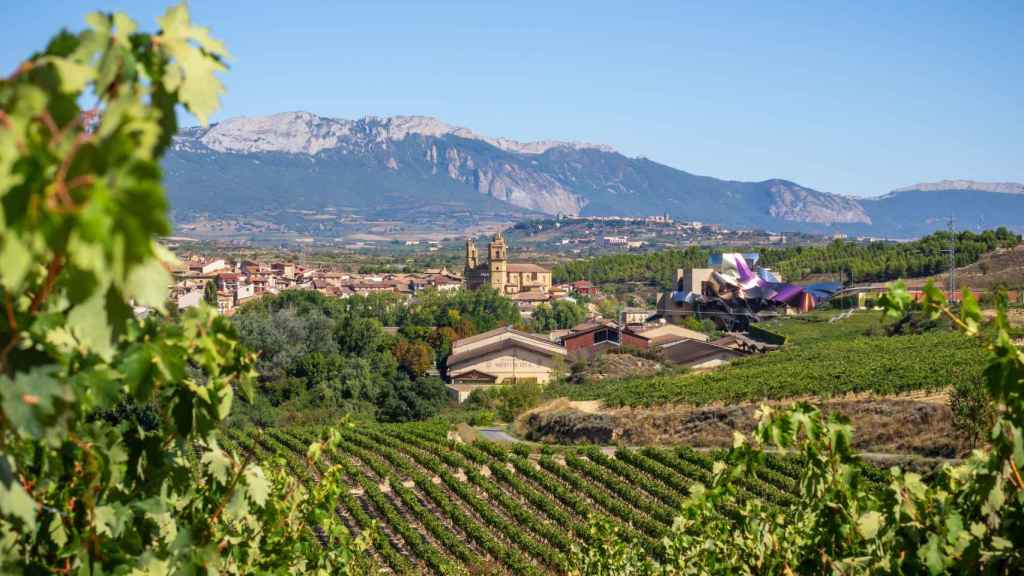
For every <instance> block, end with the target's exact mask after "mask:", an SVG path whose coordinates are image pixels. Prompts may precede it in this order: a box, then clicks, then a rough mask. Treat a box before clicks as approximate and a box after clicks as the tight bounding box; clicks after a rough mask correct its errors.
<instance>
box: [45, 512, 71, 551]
mask: <svg viewBox="0 0 1024 576" xmlns="http://www.w3.org/2000/svg"><path fill="white" fill-rule="evenodd" d="M47 532H49V534H50V540H52V541H53V543H54V544H56V545H57V547H58V548H63V547H64V545H65V544H67V543H68V532H67V530H65V529H64V523H63V522H61V519H60V516H56V515H55V516H54V517H53V519H52V520H50V527H49V529H48V530H47Z"/></svg>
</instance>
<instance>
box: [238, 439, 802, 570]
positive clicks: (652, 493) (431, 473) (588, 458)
mask: <svg viewBox="0 0 1024 576" xmlns="http://www.w3.org/2000/svg"><path fill="white" fill-rule="evenodd" d="M320 432H321V431H320V430H317V429H308V428H307V429H280V430H268V431H265V432H262V433H259V434H257V435H255V436H253V435H249V434H243V433H238V432H237V431H229V432H228V437H227V442H228V443H229V444H232V445H233V446H234V447H235V448H237V449H238V450H239V451H241V452H242V453H245V454H248V455H249V456H250V457H252V458H256V459H259V460H261V461H263V462H264V463H266V464H270V465H274V463H276V464H277V465H281V466H287V467H288V468H289V469H290V470H291V471H292V472H293V473H294V474H296V475H297V476H298V477H300V478H301V479H302V480H303V481H304V482H307V483H313V482H316V481H317V480H318V478H319V477H320V475H321V474H322V473H323V466H339V467H341V469H342V470H343V472H344V475H345V477H346V479H347V481H348V482H349V484H350V486H351V490H350V491H349V492H348V493H347V494H345V495H344V496H343V497H342V499H341V500H340V501H339V502H337V504H336V506H335V509H334V510H333V511H332V512H333V513H335V514H337V515H338V516H339V517H341V519H342V520H343V521H344V522H345V523H346V524H347V525H348V527H349V528H350V530H352V531H353V532H354V533H357V534H358V533H361V532H362V531H363V530H365V529H367V528H369V527H371V526H372V525H373V523H374V522H376V523H377V529H376V530H375V531H374V532H373V534H374V537H373V555H374V558H375V560H376V562H377V564H379V565H380V566H381V567H382V568H383V569H385V570H386V571H390V572H393V573H398V574H428V573H432V574H459V573H467V572H468V573H477V574H558V573H562V572H564V571H565V566H566V561H567V557H568V554H569V552H570V550H571V547H572V546H573V544H574V543H577V542H579V541H580V538H581V537H583V536H584V535H585V533H586V531H587V529H588V520H589V518H590V516H591V515H592V514H595V513H596V514H600V515H603V516H605V517H608V518H610V519H612V520H613V521H614V522H616V523H617V524H620V525H622V526H624V527H625V533H626V534H627V535H628V536H629V537H631V538H633V539H634V540H635V541H637V542H640V543H643V544H646V545H648V548H649V549H652V550H653V549H655V545H654V544H655V542H656V541H658V540H659V539H660V538H661V537H662V536H663V535H664V534H665V533H666V532H667V531H668V530H669V528H670V527H671V525H672V522H673V518H674V516H675V514H676V511H677V510H679V507H680V504H681V502H682V499H683V498H684V497H685V495H686V494H687V493H688V489H689V486H691V485H692V484H693V483H694V482H707V481H708V480H709V479H710V476H711V469H712V465H713V458H712V456H710V455H708V454H704V453H698V452H694V451H693V450H690V449H687V448H645V449H642V450H620V451H618V452H617V453H615V455H614V456H611V455H608V454H606V453H603V452H601V451H599V450H597V449H593V448H585V449H577V450H567V451H565V452H560V453H558V454H557V455H556V454H554V453H546V454H541V453H538V452H537V451H536V450H535V448H534V447H531V446H529V445H525V444H522V445H508V444H497V443H491V442H485V441H480V442H475V443H472V444H464V443H456V442H454V441H451V440H449V439H448V438H447V436H446V428H445V427H444V426H443V425H439V424H434V423H416V424H403V425H366V426H362V425H361V426H360V427H358V428H355V429H346V430H343V431H342V436H343V441H342V442H341V443H340V446H339V448H338V449H336V450H333V451H331V452H329V453H327V454H326V456H327V461H328V464H322V465H321V467H319V468H317V467H311V466H309V465H308V461H307V459H306V457H305V451H306V447H307V446H308V445H309V444H310V443H311V442H313V441H315V440H316V439H317V438H318V437H319V435H320ZM800 469H801V466H800V465H799V463H798V462H795V461H793V460H785V459H782V458H778V457H775V458H769V460H768V464H767V466H765V467H764V468H763V469H762V471H761V472H760V473H759V474H758V475H757V477H750V478H746V479H744V480H743V481H742V482H741V483H740V488H739V497H740V501H741V502H742V501H743V500H744V499H749V498H759V499H763V500H765V501H767V502H770V503H772V504H774V505H778V506H780V507H785V506H789V505H792V504H794V503H796V498H795V496H794V494H795V492H796V484H797V482H798V475H799V471H800ZM724 513H726V514H729V513H730V512H729V511H728V510H725V511H724Z"/></svg>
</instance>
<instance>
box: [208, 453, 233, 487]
mask: <svg viewBox="0 0 1024 576" xmlns="http://www.w3.org/2000/svg"><path fill="white" fill-rule="evenodd" d="M202 462H203V464H204V465H205V466H206V468H207V469H208V470H209V471H210V474H211V475H212V476H213V477H214V478H216V479H217V481H218V482H220V483H221V484H227V483H228V473H229V472H230V471H231V459H230V458H228V456H227V454H225V453H224V452H223V451H222V450H208V451H207V452H205V453H204V454H203V459H202Z"/></svg>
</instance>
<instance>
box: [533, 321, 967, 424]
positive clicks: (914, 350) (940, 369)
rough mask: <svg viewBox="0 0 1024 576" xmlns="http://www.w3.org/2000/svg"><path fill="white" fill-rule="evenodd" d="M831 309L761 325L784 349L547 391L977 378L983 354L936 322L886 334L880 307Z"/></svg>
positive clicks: (774, 389)
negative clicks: (707, 367) (696, 368)
mask: <svg viewBox="0 0 1024 576" xmlns="http://www.w3.org/2000/svg"><path fill="white" fill-rule="evenodd" d="M835 315H836V312H835V311H831V310H822V311H820V312H816V313H814V314H810V315H806V316H800V317H793V318H785V319H781V320H777V321H773V322H767V323H764V324H762V325H760V326H761V327H763V328H767V329H769V330H773V331H775V332H778V333H780V334H783V335H785V336H787V337H788V338H789V342H788V343H787V344H786V345H785V346H783V347H782V348H781V349H779V350H776V351H774V352H770V353H768V354H763V355H754V356H750V357H747V358H742V359H740V360H737V361H735V362H732V363H731V364H729V365H726V366H722V367H720V368H717V369H715V370H713V371H710V372H684V373H673V374H664V375H658V376H653V377H643V378H626V379H620V380H606V381H602V382H589V383H583V384H565V385H561V386H556V387H552V388H551V389H550V390H549V391H548V392H547V395H548V396H549V397H552V398H555V397H560V396H565V397H568V398H569V399H571V400H603V401H604V402H605V404H606V405H609V406H649V405H658V404H697V405H703V404H709V403H714V402H723V403H732V402H744V401H757V400H766V399H768V400H771V399H783V398H791V397H808V396H815V397H831V396H838V395H843V394H850V393H872V394H878V395H885V394H900V393H905V392H911V391H916V390H939V389H944V388H947V387H949V386H952V385H953V384H955V383H956V382H959V381H963V380H965V379H976V380H979V381H980V378H981V373H982V368H983V366H984V359H985V351H984V350H983V349H982V348H981V346H980V345H979V344H978V343H977V342H976V341H974V340H972V339H970V338H968V337H966V336H963V335H961V334H959V333H956V332H953V331H951V330H948V329H945V328H942V327H939V328H935V329H933V330H930V331H927V332H924V333H922V334H907V335H899V336H887V335H886V334H885V332H884V329H883V326H882V324H881V322H880V314H879V313H877V312H859V313H856V314H854V315H853V316H851V317H849V318H846V319H843V320H840V321H837V322H832V323H830V322H829V321H828V319H829V318H831V317H833V316H835Z"/></svg>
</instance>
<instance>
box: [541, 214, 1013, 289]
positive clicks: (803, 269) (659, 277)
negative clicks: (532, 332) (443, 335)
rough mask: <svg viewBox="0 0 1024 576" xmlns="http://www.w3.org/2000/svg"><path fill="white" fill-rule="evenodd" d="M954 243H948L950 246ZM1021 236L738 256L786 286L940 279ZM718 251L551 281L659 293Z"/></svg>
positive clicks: (1002, 231) (939, 236)
mask: <svg viewBox="0 0 1024 576" xmlns="http://www.w3.org/2000/svg"><path fill="white" fill-rule="evenodd" d="M951 240H952V242H951ZM1020 240H1021V237H1020V235H1018V234H1014V233H1012V232H1010V231H1009V230H1007V229H1006V228H1004V227H1000V228H998V229H996V230H987V231H985V232H982V233H974V232H966V231H965V232H955V233H953V236H952V237H951V236H950V233H949V232H945V231H942V232H936V233H934V234H930V235H928V236H925V237H923V238H920V239H918V240H914V241H912V242H885V241H874V242H857V241H852V240H834V241H832V242H830V243H828V244H824V245H820V246H793V247H786V248H758V247H749V248H742V249H741V248H737V249H736V250H735V251H737V252H759V253H760V254H761V260H760V262H759V264H760V265H761V266H766V267H770V268H772V269H773V270H775V271H777V272H778V273H780V274H781V275H782V277H783V278H784V279H785V280H786V281H800V280H803V279H805V278H808V277H811V276H812V275H822V274H829V275H831V274H834V275H835V278H836V279H837V280H841V281H843V282H882V281H887V280H895V279H898V278H913V277H921V276H930V275H933V274H938V273H941V272H944V271H946V270H948V269H949V257H948V254H947V253H946V252H945V251H946V250H947V249H948V248H949V247H950V245H951V244H953V245H954V246H955V249H956V265H957V266H966V265H968V264H971V263H974V262H977V261H978V259H979V258H980V257H981V256H982V254H985V253H986V252H990V251H992V250H995V249H997V248H1010V247H1013V246H1016V245H1017V244H1018V243H1020ZM720 252H723V250H720V249H711V248H707V247H697V246H690V247H687V248H683V249H672V250H663V251H660V252H650V253H645V254H613V255H607V256H598V257H595V258H589V259H586V260H577V261H574V262H564V263H562V264H559V265H557V266H555V268H554V270H553V271H552V273H553V279H554V281H555V282H559V283H561V282H574V281H576V280H590V281H591V282H596V283H617V282H644V283H650V284H656V285H657V286H659V287H661V288H663V289H666V290H668V289H671V288H672V287H673V286H674V285H675V273H676V270H677V269H681V268H702V267H706V266H707V262H708V257H709V256H711V255H713V254H717V253H720Z"/></svg>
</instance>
